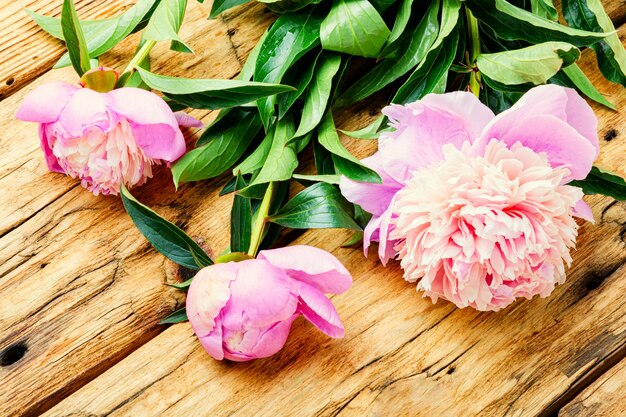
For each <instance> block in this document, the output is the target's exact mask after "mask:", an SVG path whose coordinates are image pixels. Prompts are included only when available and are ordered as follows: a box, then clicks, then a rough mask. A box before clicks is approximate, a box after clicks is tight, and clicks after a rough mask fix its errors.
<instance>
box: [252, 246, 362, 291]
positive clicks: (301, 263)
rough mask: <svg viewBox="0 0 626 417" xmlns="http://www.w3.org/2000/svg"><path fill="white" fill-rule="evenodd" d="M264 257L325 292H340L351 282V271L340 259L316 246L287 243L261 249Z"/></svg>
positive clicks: (294, 276) (261, 254) (294, 277)
mask: <svg viewBox="0 0 626 417" xmlns="http://www.w3.org/2000/svg"><path fill="white" fill-rule="evenodd" d="M257 258H258V259H264V260H266V261H267V262H269V263H271V264H272V265H274V266H275V267H277V268H280V269H282V270H283V271H285V273H287V275H289V276H290V277H291V278H293V279H295V280H298V281H300V282H305V283H307V284H308V285H311V286H312V287H314V288H317V289H318V290H319V291H321V292H323V293H331V294H341V293H342V292H344V291H346V290H347V289H348V288H350V285H352V277H351V276H350V273H349V272H348V270H347V269H346V267H344V266H343V265H342V263H341V262H339V260H338V259H337V258H335V257H334V256H333V255H331V254H330V253H328V252H326V251H325V250H322V249H319V248H315V247H313V246H303V245H296V246H286V247H284V248H279V249H272V250H264V251H261V252H259V255H258V257H257Z"/></svg>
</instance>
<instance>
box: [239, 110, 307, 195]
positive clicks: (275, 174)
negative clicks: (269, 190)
mask: <svg viewBox="0 0 626 417" xmlns="http://www.w3.org/2000/svg"><path fill="white" fill-rule="evenodd" d="M293 134H294V125H293V119H292V118H291V117H290V115H287V116H285V117H284V118H283V119H281V120H280V121H278V123H276V127H275V128H274V132H273V135H272V144H271V146H270V149H269V151H268V153H267V158H265V161H264V162H263V167H262V168H261V171H260V172H259V175H257V176H256V177H255V178H254V179H253V180H252V182H251V183H250V186H253V185H258V184H264V183H266V182H270V181H286V180H288V179H290V178H291V175H292V174H293V171H294V170H295V169H296V167H297V166H298V157H297V154H296V145H295V144H294V143H291V144H289V142H290V140H291V139H292V138H293Z"/></svg>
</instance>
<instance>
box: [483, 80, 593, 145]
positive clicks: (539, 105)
mask: <svg viewBox="0 0 626 417" xmlns="http://www.w3.org/2000/svg"><path fill="white" fill-rule="evenodd" d="M539 115H551V116H554V117H556V118H558V119H560V120H562V121H564V122H565V123H567V124H568V125H570V126H571V127H572V128H574V129H575V130H576V131H577V132H578V133H579V134H580V135H582V136H583V137H584V138H586V139H587V140H588V141H589V143H590V144H591V145H592V146H593V147H594V149H595V153H594V157H596V156H597V155H598V152H599V151H600V147H599V145H598V119H597V118H596V116H595V114H594V112H593V110H592V109H591V107H590V106H589V104H587V102H586V101H585V100H584V99H583V98H582V97H580V95H578V93H577V92H576V90H573V89H571V88H566V87H561V86H558V85H553V84H548V85H541V86H538V87H534V88H532V89H530V90H528V92H527V93H526V94H524V95H523V96H522V98H520V99H519V100H518V101H517V103H515V105H514V106H513V107H511V108H510V109H508V110H506V111H504V112H502V113H500V114H499V115H498V116H496V118H495V119H494V120H492V121H491V123H490V124H489V126H487V128H486V132H485V134H484V135H483V137H484V138H485V139H486V142H488V141H489V139H492V138H494V137H495V138H498V137H499V136H494V135H497V134H502V132H504V131H506V130H510V129H512V128H513V127H514V126H516V125H518V124H520V123H525V122H524V120H525V119H526V118H528V117H531V116H539ZM492 129H494V130H493V131H492ZM546 140H550V138H549V137H548V138H546Z"/></svg>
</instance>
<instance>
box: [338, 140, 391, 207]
mask: <svg viewBox="0 0 626 417" xmlns="http://www.w3.org/2000/svg"><path fill="white" fill-rule="evenodd" d="M361 162H362V163H363V165H365V166H366V167H368V168H371V169H373V170H374V171H376V172H377V173H378V174H379V175H380V177H381V179H382V184H375V183H371V182H359V181H353V180H351V179H349V178H346V177H345V176H342V177H341V181H340V183H339V188H340V189H341V194H343V195H344V197H346V198H347V199H348V200H349V201H351V202H352V203H354V204H358V205H359V206H361V207H362V208H363V210H365V211H367V212H368V213H372V214H373V215H375V216H380V215H381V214H382V213H383V212H384V211H385V210H387V207H389V203H390V202H391V199H392V198H393V196H394V194H395V193H396V192H398V190H399V189H400V188H402V184H400V183H399V182H397V181H396V180H395V179H393V178H392V177H391V176H390V175H388V174H387V173H386V172H385V170H384V169H383V166H382V165H383V164H382V160H381V154H380V152H376V153H375V154H374V155H372V156H370V157H369V158H365V159H363V160H362V161H361Z"/></svg>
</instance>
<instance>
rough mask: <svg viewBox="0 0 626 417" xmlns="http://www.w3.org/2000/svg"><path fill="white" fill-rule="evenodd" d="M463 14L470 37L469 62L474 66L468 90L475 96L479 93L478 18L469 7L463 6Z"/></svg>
mask: <svg viewBox="0 0 626 417" xmlns="http://www.w3.org/2000/svg"><path fill="white" fill-rule="evenodd" d="M465 16H466V17H467V32H468V34H469V38H470V47H469V62H468V65H470V67H472V68H475V70H474V71H473V72H472V74H471V76H470V82H469V86H470V90H471V91H472V93H474V95H475V96H476V97H478V96H479V95H480V72H478V68H477V67H475V65H476V57H478V55H480V34H479V32H478V20H477V19H476V18H475V17H474V15H473V14H472V12H471V11H470V9H468V8H467V6H465Z"/></svg>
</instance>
